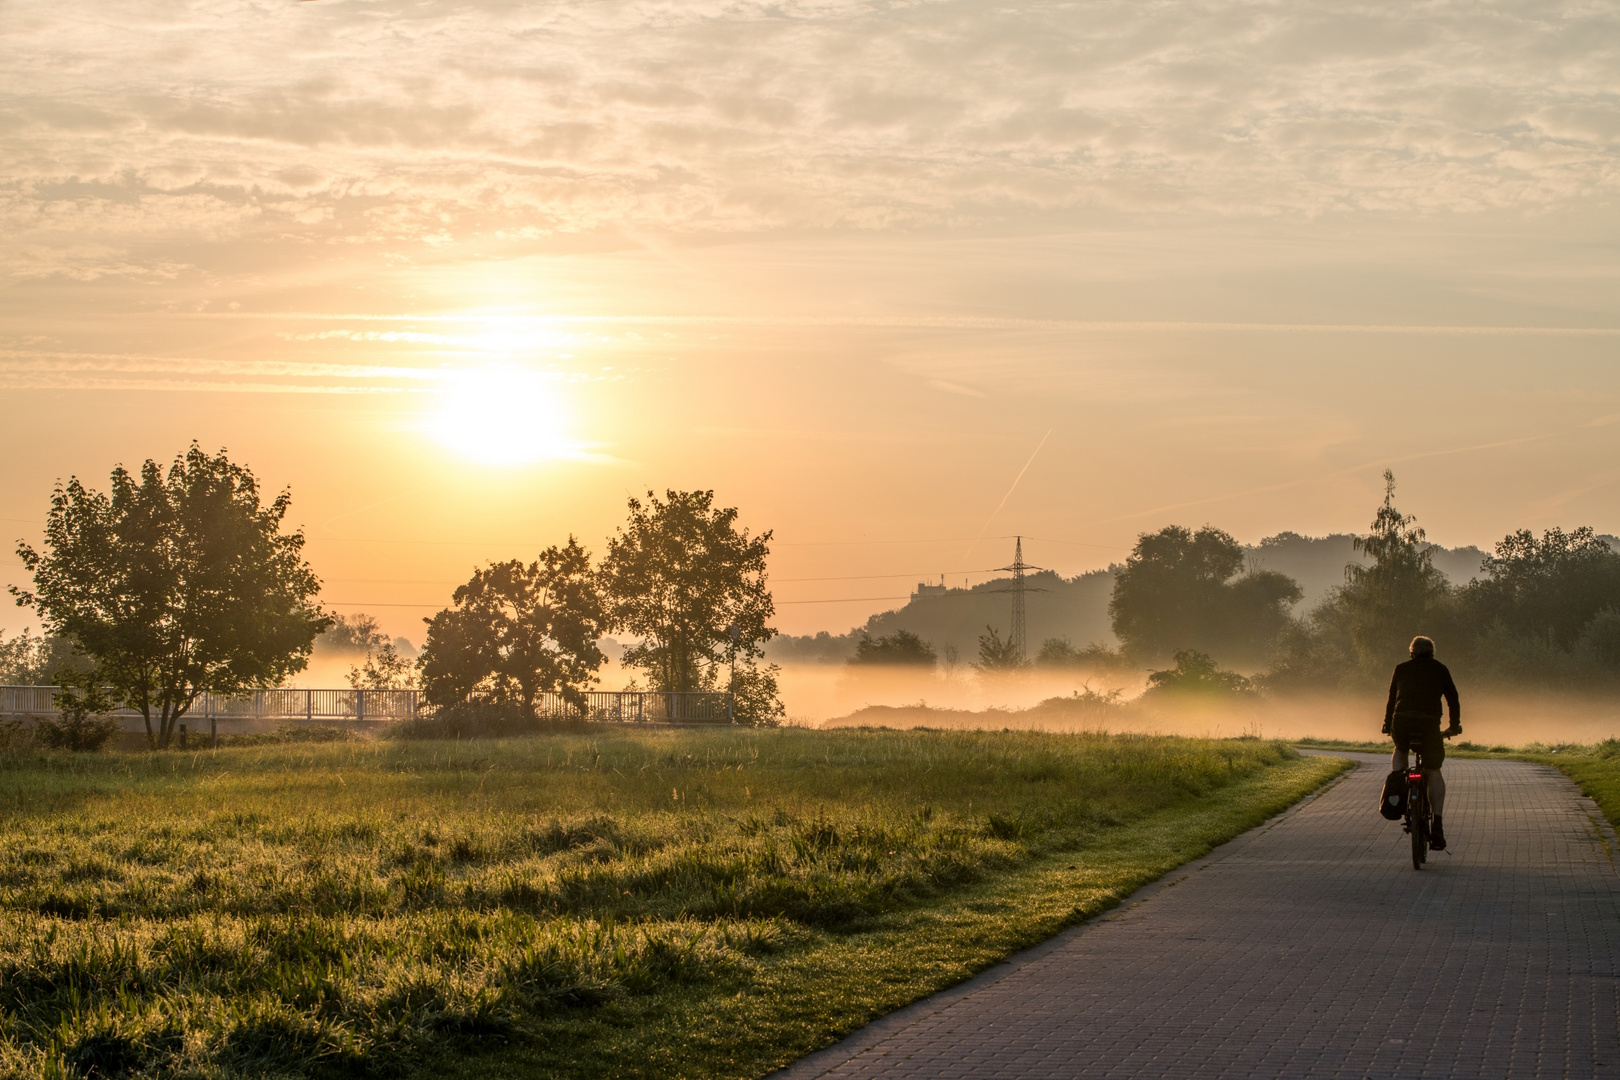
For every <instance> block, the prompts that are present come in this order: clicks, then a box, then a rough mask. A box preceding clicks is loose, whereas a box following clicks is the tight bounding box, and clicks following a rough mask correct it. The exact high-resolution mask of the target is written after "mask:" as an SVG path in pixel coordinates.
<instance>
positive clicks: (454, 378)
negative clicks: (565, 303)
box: [428, 365, 581, 465]
mask: <svg viewBox="0 0 1620 1080" xmlns="http://www.w3.org/2000/svg"><path fill="white" fill-rule="evenodd" d="M428 427H429V430H430V431H431V432H432V433H433V435H434V436H435V437H436V438H437V439H438V440H439V441H440V442H442V443H443V444H444V445H445V446H448V447H449V448H450V449H451V450H453V451H455V452H456V453H457V454H458V455H460V456H461V457H463V458H465V459H466V460H468V461H476V462H480V463H482V464H486V465H524V464H529V463H532V462H536V461H546V460H554V459H558V458H572V457H577V456H579V455H580V452H581V447H580V446H579V445H578V444H577V443H575V442H573V441H572V440H570V438H569V435H568V430H567V418H566V410H565V409H564V408H563V401H562V398H561V387H560V385H559V380H558V379H557V378H556V377H555V376H553V375H551V374H549V373H547V372H540V371H533V370H529V369H525V368H522V367H519V366H516V365H503V366H498V367H482V368H472V369H465V370H457V371H450V372H446V378H445V384H444V387H443V389H442V390H441V391H440V392H439V406H438V408H437V409H436V410H435V412H434V414H433V415H432V417H431V418H430V419H429V422H428Z"/></svg>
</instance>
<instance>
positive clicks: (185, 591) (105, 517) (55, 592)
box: [12, 443, 331, 748]
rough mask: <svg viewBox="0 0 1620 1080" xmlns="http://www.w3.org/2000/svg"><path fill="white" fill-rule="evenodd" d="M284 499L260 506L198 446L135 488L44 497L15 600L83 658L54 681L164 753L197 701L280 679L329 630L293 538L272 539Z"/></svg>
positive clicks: (127, 480)
mask: <svg viewBox="0 0 1620 1080" xmlns="http://www.w3.org/2000/svg"><path fill="white" fill-rule="evenodd" d="M291 502H292V496H291V495H290V494H289V493H288V492H286V491H283V492H282V493H281V494H280V495H278V496H276V498H275V499H274V500H273V501H271V503H270V504H269V505H268V506H264V505H261V504H260V499H259V483H258V480H257V479H255V478H254V476H253V473H252V472H250V471H249V470H248V469H247V468H245V467H243V466H240V465H235V464H232V463H231V461H230V460H229V459H228V458H227V457H226V456H225V451H223V450H221V451H220V452H219V453H218V454H217V455H216V456H213V457H210V456H209V455H207V454H206V453H204V452H203V451H202V450H201V448H199V447H198V446H197V444H196V443H192V445H191V448H190V449H189V450H188V451H187V452H186V453H185V454H184V455H183V456H179V457H176V458H175V460H174V462H173V464H172V465H171V466H170V467H169V470H168V472H167V474H165V473H164V471H163V470H162V469H161V468H160V467H159V466H158V464H157V463H156V462H155V461H152V460H150V459H148V460H147V461H146V463H145V464H144V465H142V467H141V472H140V477H139V478H138V479H137V478H136V477H135V476H133V475H131V474H130V472H129V471H128V470H126V469H125V468H124V467H123V466H119V467H118V468H116V469H114V470H113V473H112V480H111V490H110V493H109V494H105V495H103V494H100V493H97V492H94V491H91V490H89V489H87V488H86V487H84V485H82V484H81V483H80V482H79V480H78V478H77V477H74V478H73V479H71V480H69V481H68V483H67V484H66V485H65V486H64V485H60V484H59V485H57V487H56V490H55V491H54V492H53V494H52V496H51V509H50V513H49V515H48V517H47V519H46V522H45V550H44V552H43V553H40V552H36V551H35V550H34V549H33V548H32V547H30V546H29V545H28V544H19V545H18V546H17V554H18V556H19V557H20V558H21V559H22V561H23V565H24V566H25V567H27V569H28V570H29V571H30V572H31V573H32V574H33V576H34V587H33V589H32V590H31V591H22V590H19V589H16V588H13V589H12V594H13V595H14V596H15V597H16V598H17V602H18V604H20V605H24V606H28V607H32V608H33V609H34V611H35V612H36V613H37V614H38V615H39V618H40V621H41V622H42V623H44V625H45V629H46V631H47V632H48V633H51V634H55V635H57V636H60V637H64V638H70V639H72V640H73V641H74V642H76V643H77V645H78V648H79V649H80V650H81V651H82V652H83V653H84V654H85V655H86V656H88V657H89V658H90V661H91V663H90V665H89V669H88V670H86V671H83V672H77V673H72V672H68V673H64V676H63V685H64V686H69V687H72V688H73V690H74V692H75V696H76V698H77V700H79V701H81V702H83V703H84V704H85V707H87V708H90V709H91V710H92V711H104V710H105V709H107V708H109V707H111V706H116V705H128V706H129V707H132V708H134V709H137V710H139V711H140V713H141V716H142V717H143V718H144V720H145V723H146V735H147V741H148V743H149V744H150V745H151V746H153V747H154V748H162V747H166V746H168V744H169V740H170V738H171V736H172V735H173V733H174V728H175V725H176V724H177V723H178V722H179V720H180V718H181V717H182V716H184V715H185V714H186V711H187V710H188V709H189V708H190V707H191V705H192V703H193V702H194V701H196V699H197V698H198V697H199V696H200V695H201V694H203V693H204V692H211V693H215V694H234V693H240V692H242V691H244V690H247V689H249V688H252V687H258V686H273V685H275V684H277V683H279V682H281V681H282V680H283V679H285V678H286V677H287V676H288V675H290V674H292V673H293V672H295V671H299V670H301V669H302V668H303V667H304V665H305V664H306V663H308V661H309V654H310V649H311V645H312V643H313V642H314V640H315V637H316V635H317V634H319V633H320V632H321V631H323V630H325V629H326V628H327V627H328V626H329V625H331V620H330V618H328V617H327V616H326V615H325V614H323V613H322V612H321V610H320V609H319V608H318V607H316V606H315V605H314V604H313V603H312V601H313V598H314V597H315V595H316V593H317V592H318V591H319V590H320V583H319V581H318V580H317V579H316V577H315V575H314V573H313V572H312V571H311V570H310V568H309V565H308V564H307V563H305V562H304V559H303V547H304V536H303V533H302V532H301V531H295V532H291V533H282V532H281V525H282V521H283V519H284V518H285V517H286V515H287V510H288V508H289V507H290V506H291Z"/></svg>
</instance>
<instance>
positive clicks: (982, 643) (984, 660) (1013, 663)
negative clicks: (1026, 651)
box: [973, 626, 1026, 673]
mask: <svg viewBox="0 0 1620 1080" xmlns="http://www.w3.org/2000/svg"><path fill="white" fill-rule="evenodd" d="M973 666H974V667H976V668H978V669H979V670H980V671H983V672H986V673H1002V672H1008V671H1018V670H1019V669H1021V668H1023V667H1025V666H1026V665H1025V663H1024V658H1023V657H1021V656H1019V655H1018V649H1017V647H1016V646H1014V645H1013V641H1012V639H1011V638H1006V639H1003V638H1002V636H1001V631H999V630H997V629H996V628H995V627H993V626H986V627H985V628H984V633H982V634H980V635H979V662H978V663H977V664H974V665H973Z"/></svg>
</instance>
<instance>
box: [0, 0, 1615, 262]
mask: <svg viewBox="0 0 1620 1080" xmlns="http://www.w3.org/2000/svg"><path fill="white" fill-rule="evenodd" d="M0 30H3V32H4V35H5V40H6V42H7V53H8V59H7V63H6V64H5V65H4V66H3V68H0V162H3V163H4V164H3V165H0V230H3V231H4V234H5V235H6V236H7V238H8V243H7V244H6V245H5V248H4V251H5V253H4V254H3V255H0V260H3V263H0V266H3V269H4V271H5V272H6V273H8V274H10V275H13V276H21V277H39V276H58V275H66V276H69V277H74V278H80V279H95V278H98V277H106V276H124V277H129V276H135V277H141V276H145V277H157V278H162V277H165V276H173V275H176V274H180V273H183V272H185V270H186V268H187V267H188V266H190V265H191V263H192V260H194V259H195V258H197V257H198V256H197V254H196V252H197V251H198V250H200V249H202V248H206V247H207V246H208V245H212V244H216V243H218V242H221V241H235V240H243V239H250V240H253V241H255V242H257V243H259V244H261V245H264V246H265V249H266V250H268V251H271V252H275V251H285V252H286V253H287V254H286V257H287V258H294V257H299V256H298V255H297V254H296V253H298V252H301V251H305V250H306V249H308V248H309V246H310V245H332V244H345V245H372V246H376V245H382V246H385V247H389V248H392V247H397V246H400V245H406V246H410V245H418V246H427V247H432V246H433V245H436V244H443V243H448V242H452V241H455V242H466V241H470V240H471V241H479V242H488V243H490V244H502V243H515V244H520V245H521V244H523V243H526V242H531V241H533V240H535V239H538V238H543V237H547V236H552V235H556V234H559V233H589V232H593V231H598V230H615V229H620V228H632V229H645V230H653V231H668V232H675V233H761V232H770V231H773V230H805V229H827V228H841V229H848V228H855V229H863V230H884V229H895V228H915V227H920V226H964V225H966V226H975V227H982V226H987V225H988V226H994V225H998V224H1003V223H1009V222H1010V223H1017V222H1020V221H1025V220H1028V219H1030V218H1032V217H1034V218H1037V219H1040V218H1043V217H1045V218H1051V216H1052V215H1059V216H1061V215H1066V214H1074V213H1107V214H1111V215H1126V216H1127V217H1129V216H1131V215H1148V216H1162V215H1165V214H1175V215H1191V216H1193V217H1195V218H1196V217H1199V216H1204V217H1210V216H1213V217H1219V218H1230V217H1233V216H1239V217H1243V216H1263V217H1283V218H1286V217H1289V216H1294V217H1299V218H1319V217H1322V216H1325V215H1335V214H1357V213H1373V214H1382V215H1387V214H1401V215H1406V214H1416V215H1433V214H1443V213H1455V212H1462V213H1469V212H1476V211H1500V210H1508V211H1519V212H1523V211H1530V212H1541V211H1547V210H1553V209H1557V208H1560V207H1564V206H1567V205H1570V204H1577V203H1581V202H1583V201H1590V200H1603V199H1607V198H1611V197H1613V195H1614V194H1615V191H1616V187H1617V186H1620V13H1617V11H1616V9H1615V8H1614V7H1613V6H1612V5H1605V4H1598V3H1576V2H1570V3H1562V4H1557V3H1553V4H1545V3H1528V2H1524V3H1499V4H1488V5H1487V4H1479V3H1465V2H1461V0H1442V2H1434V3H1424V4H1415V5H1414V4H1396V3H1385V4H1371V3H1361V4H1357V3H1337V4H1335V3H1314V4H1293V3H1290V4H1282V3H1242V2H1207V3H1202V4H1168V3H1124V2H1080V3H1054V2H1048V3H1033V4H1024V5H1019V6H1016V7H1015V6H1006V7H995V6H991V5H986V4H982V3H967V2H960V0H945V2H937V3H930V2H914V3H872V2H856V0H840V2H829V3H808V2H806V3H769V4H767V3H759V2H720V0H697V2H692V3H681V4H674V3H662V2H653V0H645V2H612V0H610V2H589V3H587V2H557V3H533V4H518V3H501V2H495V0H484V2H482V3H474V4H456V5H452V4H448V3H424V4H419V5H412V6H410V7H409V8H400V7H396V6H394V5H391V4H384V3H366V2H361V0H319V2H317V3H304V4H295V3H290V2H279V0H278V2H274V3H271V2H258V3H239V2H231V3H225V2H222V0H194V2H191V3H163V4H159V3H155V2H147V3H120V4H111V3H105V2H92V3H88V4H80V5H70V6H63V5H59V4H46V3H44V2H42V0H29V2H21V3H13V4H10V5H7V7H6V9H5V11H4V13H3V14H0Z"/></svg>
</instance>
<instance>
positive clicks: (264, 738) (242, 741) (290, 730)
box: [219, 724, 361, 746]
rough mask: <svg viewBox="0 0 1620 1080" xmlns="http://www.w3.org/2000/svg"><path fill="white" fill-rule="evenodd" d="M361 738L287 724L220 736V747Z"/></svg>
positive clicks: (344, 731) (341, 731)
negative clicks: (274, 727)
mask: <svg viewBox="0 0 1620 1080" xmlns="http://www.w3.org/2000/svg"><path fill="white" fill-rule="evenodd" d="M360 737H361V736H360V735H358V734H356V733H355V732H353V731H350V730H348V729H347V728H335V727H309V726H307V725H303V724H288V725H286V726H285V727H279V728H276V730H274V731H253V732H246V733H244V734H241V735H221V736H220V737H219V745H221V746H277V745H281V744H283V743H335V742H354V741H356V740H358V739H359V738H360Z"/></svg>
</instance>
